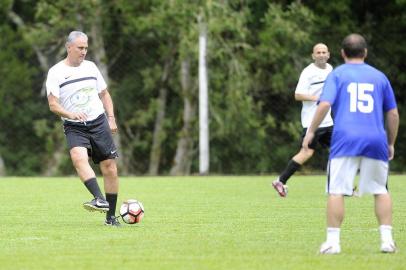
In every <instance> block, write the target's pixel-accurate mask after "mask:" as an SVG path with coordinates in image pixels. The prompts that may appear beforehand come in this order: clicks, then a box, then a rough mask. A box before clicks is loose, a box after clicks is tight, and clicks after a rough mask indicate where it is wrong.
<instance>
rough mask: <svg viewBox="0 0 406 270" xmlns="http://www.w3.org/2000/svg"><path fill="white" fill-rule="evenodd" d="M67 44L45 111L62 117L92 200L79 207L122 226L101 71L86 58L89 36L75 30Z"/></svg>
mask: <svg viewBox="0 0 406 270" xmlns="http://www.w3.org/2000/svg"><path fill="white" fill-rule="evenodd" d="M65 46H66V51H67V57H66V58H65V59H64V60H62V61H60V62H58V63H57V64H55V65H54V66H53V67H51V68H50V69H49V71H48V76H47V81H46V88H47V97H48V103H49V108H50V110H51V111H52V112H53V113H55V114H56V115H58V116H60V117H61V118H62V120H63V127H64V133H65V137H66V140H67V144H68V148H69V153H70V157H71V160H72V163H73V166H74V167H75V169H76V171H77V173H78V175H79V177H80V179H81V180H82V182H83V183H84V185H85V186H86V188H87V189H88V190H89V192H90V193H91V194H92V195H93V197H94V199H93V200H91V201H89V202H85V203H84V204H83V207H84V208H85V209H86V210H89V211H98V212H106V213H107V214H106V221H105V225H109V226H120V223H119V222H118V221H117V219H116V218H115V210H116V204H117V194H118V188H119V181H118V175H117V165H116V161H115V158H117V157H118V154H117V149H116V146H115V145H114V142H113V138H112V133H115V132H117V125H116V121H115V118H114V110H113V101H112V99H111V96H110V94H109V92H108V91H107V84H106V82H105V81H104V79H103V76H102V74H101V73H100V71H99V69H98V68H97V67H96V65H95V64H94V63H93V62H91V61H87V60H85V56H86V53H87V49H88V38H87V35H86V34H85V33H83V32H80V31H73V32H71V33H70V34H69V36H68V38H67V42H66V45H65ZM89 157H91V158H92V160H93V162H94V163H96V164H100V170H101V172H102V174H103V178H104V188H105V193H106V197H104V196H103V194H102V192H101V190H100V187H99V184H98V183H97V180H96V174H95V172H94V171H93V169H92V167H91V166H90V164H89Z"/></svg>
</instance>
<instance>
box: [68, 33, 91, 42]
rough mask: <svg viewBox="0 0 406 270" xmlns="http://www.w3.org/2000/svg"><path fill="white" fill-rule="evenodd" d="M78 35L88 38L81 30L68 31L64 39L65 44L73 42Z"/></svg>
mask: <svg viewBox="0 0 406 270" xmlns="http://www.w3.org/2000/svg"><path fill="white" fill-rule="evenodd" d="M78 37H84V38H86V39H88V38H87V35H86V34H85V33H83V32H81V31H72V32H70V33H69V35H68V38H67V39H66V45H69V44H70V43H72V42H74V41H75V39H77V38H78Z"/></svg>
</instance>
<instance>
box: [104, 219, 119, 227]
mask: <svg viewBox="0 0 406 270" xmlns="http://www.w3.org/2000/svg"><path fill="white" fill-rule="evenodd" d="M104 225H106V226H115V227H120V226H121V224H120V222H118V219H117V217H115V216H111V217H109V218H107V219H106V221H104Z"/></svg>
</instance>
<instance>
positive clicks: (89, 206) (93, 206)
mask: <svg viewBox="0 0 406 270" xmlns="http://www.w3.org/2000/svg"><path fill="white" fill-rule="evenodd" d="M83 208H85V209H86V210H88V211H91V212H93V211H97V212H101V213H106V212H107V211H109V202H108V201H106V200H103V199H101V198H94V199H93V200H91V201H90V202H85V203H84V204H83Z"/></svg>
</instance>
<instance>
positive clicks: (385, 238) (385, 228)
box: [379, 225, 393, 242]
mask: <svg viewBox="0 0 406 270" xmlns="http://www.w3.org/2000/svg"><path fill="white" fill-rule="evenodd" d="M379 231H380V232H381V241H382V242H393V237H392V226H390V225H381V226H379Z"/></svg>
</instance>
